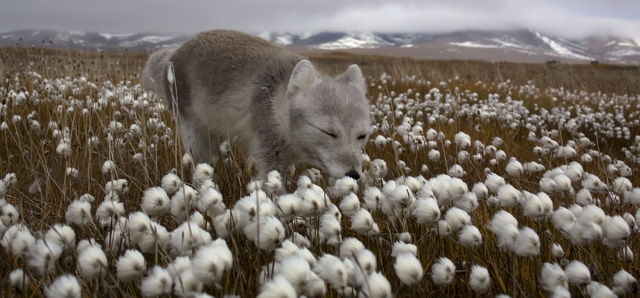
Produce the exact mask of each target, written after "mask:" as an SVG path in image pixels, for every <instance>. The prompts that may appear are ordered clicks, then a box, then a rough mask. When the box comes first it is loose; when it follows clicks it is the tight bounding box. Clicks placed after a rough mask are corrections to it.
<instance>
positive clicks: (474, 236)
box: [459, 225, 482, 247]
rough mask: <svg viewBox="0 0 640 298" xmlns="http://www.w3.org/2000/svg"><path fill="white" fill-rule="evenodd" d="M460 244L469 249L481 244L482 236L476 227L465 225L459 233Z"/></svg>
mask: <svg viewBox="0 0 640 298" xmlns="http://www.w3.org/2000/svg"><path fill="white" fill-rule="evenodd" d="M459 236H460V244H462V245H464V246H469V247H476V246H480V245H481V244H482V234H481V233H480V230H478V228H477V227H476V226H473V225H466V226H464V227H463V228H462V230H461V231H460V235H459Z"/></svg>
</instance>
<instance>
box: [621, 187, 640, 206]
mask: <svg viewBox="0 0 640 298" xmlns="http://www.w3.org/2000/svg"><path fill="white" fill-rule="evenodd" d="M624 202H625V203H626V204H630V205H633V206H635V207H640V187H636V188H634V189H631V190H629V191H627V192H625V193H624Z"/></svg>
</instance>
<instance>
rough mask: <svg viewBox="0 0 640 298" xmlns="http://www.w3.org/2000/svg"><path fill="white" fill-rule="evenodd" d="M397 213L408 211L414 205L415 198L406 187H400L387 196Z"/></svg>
mask: <svg viewBox="0 0 640 298" xmlns="http://www.w3.org/2000/svg"><path fill="white" fill-rule="evenodd" d="M387 197H388V198H389V201H390V202H391V203H392V204H393V208H394V209H395V210H396V212H400V211H401V210H404V209H407V208H409V207H410V206H411V204H413V201H414V200H415V196H414V194H413V192H412V191H411V189H409V187H407V186H406V185H398V186H397V187H395V188H394V189H393V191H391V193H389V194H388V195H387Z"/></svg>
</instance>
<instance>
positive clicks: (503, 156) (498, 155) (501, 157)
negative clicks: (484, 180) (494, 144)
mask: <svg viewBox="0 0 640 298" xmlns="http://www.w3.org/2000/svg"><path fill="white" fill-rule="evenodd" d="M495 157H496V160H497V161H499V162H502V161H505V160H507V153H506V152H504V150H498V151H496V153H495Z"/></svg>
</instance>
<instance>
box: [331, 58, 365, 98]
mask: <svg viewBox="0 0 640 298" xmlns="http://www.w3.org/2000/svg"><path fill="white" fill-rule="evenodd" d="M338 80H341V81H342V82H345V83H347V84H350V85H353V86H355V87H357V88H358V90H360V91H362V93H367V86H366V84H365V82H364V76H363V75H362V71H361V70H360V67H358V65H356V64H351V66H349V68H347V70H346V71H345V72H344V73H342V74H341V75H340V76H339V77H338Z"/></svg>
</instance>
